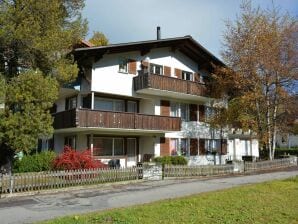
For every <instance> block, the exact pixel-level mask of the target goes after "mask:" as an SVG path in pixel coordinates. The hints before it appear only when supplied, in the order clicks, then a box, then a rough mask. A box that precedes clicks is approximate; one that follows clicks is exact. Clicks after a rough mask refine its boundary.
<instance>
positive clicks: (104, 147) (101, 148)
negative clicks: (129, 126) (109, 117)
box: [93, 137, 124, 156]
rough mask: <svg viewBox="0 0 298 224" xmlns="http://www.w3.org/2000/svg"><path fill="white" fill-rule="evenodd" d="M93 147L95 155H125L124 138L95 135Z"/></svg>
mask: <svg viewBox="0 0 298 224" xmlns="http://www.w3.org/2000/svg"><path fill="white" fill-rule="evenodd" d="M93 147H94V148H93V155H94V156H123V155H124V139H123V138H109V137H95V138H94V139H93Z"/></svg>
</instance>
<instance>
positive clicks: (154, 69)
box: [150, 64, 163, 75]
mask: <svg viewBox="0 0 298 224" xmlns="http://www.w3.org/2000/svg"><path fill="white" fill-rule="evenodd" d="M150 73H151V74H156V75H162V74H163V69H162V66H161V65H156V64H150Z"/></svg>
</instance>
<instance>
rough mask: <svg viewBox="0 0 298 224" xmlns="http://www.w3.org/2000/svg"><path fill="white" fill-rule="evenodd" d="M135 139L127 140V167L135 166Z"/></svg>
mask: <svg viewBox="0 0 298 224" xmlns="http://www.w3.org/2000/svg"><path fill="white" fill-rule="evenodd" d="M136 152H137V139H135V138H128V139H127V166H128V167H130V166H135V165H137V155H136Z"/></svg>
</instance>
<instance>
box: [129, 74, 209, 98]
mask: <svg viewBox="0 0 298 224" xmlns="http://www.w3.org/2000/svg"><path fill="white" fill-rule="evenodd" d="M133 79H134V89H135V91H138V90H142V89H147V88H153V89H159V90H166V91H172V92H177V93H184V94H190V95H195V96H208V90H207V87H206V85H204V84H202V83H198V82H192V81H187V80H182V79H178V78H174V77H168V76H163V75H155V74H148V73H144V74H143V73H140V74H139V75H138V76H136V77H134V78H133Z"/></svg>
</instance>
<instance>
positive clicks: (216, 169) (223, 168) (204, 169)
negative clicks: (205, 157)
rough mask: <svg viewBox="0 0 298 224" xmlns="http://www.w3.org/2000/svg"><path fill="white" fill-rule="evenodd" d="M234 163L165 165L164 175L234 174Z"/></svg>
mask: <svg viewBox="0 0 298 224" xmlns="http://www.w3.org/2000/svg"><path fill="white" fill-rule="evenodd" d="M233 172H234V165H204V166H187V165H165V167H164V171H163V174H164V177H165V178H166V177H176V178H177V177H181V178H183V177H195V176H213V175H225V174H232V173H233Z"/></svg>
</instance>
